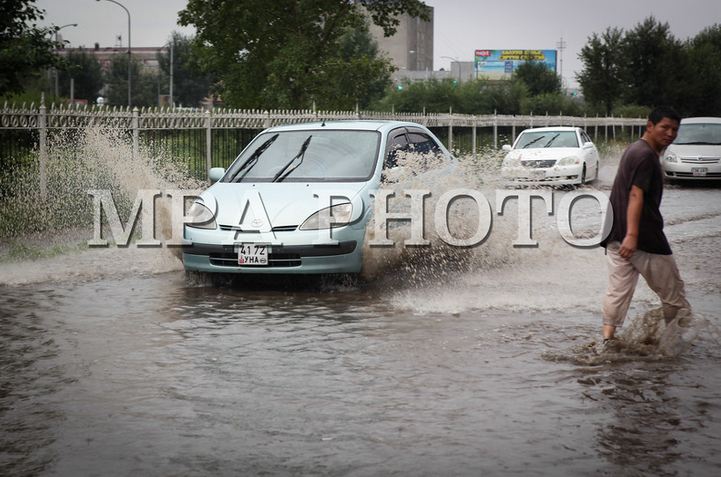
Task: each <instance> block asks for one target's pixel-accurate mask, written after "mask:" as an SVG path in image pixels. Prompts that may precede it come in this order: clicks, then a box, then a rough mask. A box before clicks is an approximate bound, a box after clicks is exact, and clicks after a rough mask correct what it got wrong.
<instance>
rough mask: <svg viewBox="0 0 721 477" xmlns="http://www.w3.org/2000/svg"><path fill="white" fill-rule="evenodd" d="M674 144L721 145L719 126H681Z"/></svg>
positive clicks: (720, 127) (707, 124) (699, 124)
mask: <svg viewBox="0 0 721 477" xmlns="http://www.w3.org/2000/svg"><path fill="white" fill-rule="evenodd" d="M673 143H674V144H713V145H719V144H721V124H711V123H705V124H703V123H698V124H682V125H681V127H680V128H679V129H678V136H677V137H676V140H675V141H674V142H673Z"/></svg>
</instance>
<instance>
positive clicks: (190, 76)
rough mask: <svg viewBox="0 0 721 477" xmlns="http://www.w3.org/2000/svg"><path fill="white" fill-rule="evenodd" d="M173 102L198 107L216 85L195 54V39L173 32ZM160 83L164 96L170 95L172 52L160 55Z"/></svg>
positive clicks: (171, 40)
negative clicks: (199, 63)
mask: <svg viewBox="0 0 721 477" xmlns="http://www.w3.org/2000/svg"><path fill="white" fill-rule="evenodd" d="M170 43H172V45H173V102H174V103H175V104H179V105H186V106H197V105H198V103H200V102H201V101H202V100H203V98H205V97H206V96H208V93H209V92H210V91H211V88H212V86H213V84H214V83H215V81H214V78H213V76H212V75H210V74H208V73H205V72H203V71H202V70H201V68H200V66H199V65H198V61H197V59H196V57H195V56H194V54H193V46H192V43H193V38H192V37H188V36H184V35H182V34H180V33H178V32H173V34H172V36H171V38H170ZM158 63H159V65H160V71H161V76H160V82H161V85H162V86H161V91H162V92H163V94H169V93H170V86H169V84H170V52H169V51H164V52H161V53H159V54H158Z"/></svg>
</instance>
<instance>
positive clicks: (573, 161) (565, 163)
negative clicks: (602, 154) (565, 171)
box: [557, 156, 581, 166]
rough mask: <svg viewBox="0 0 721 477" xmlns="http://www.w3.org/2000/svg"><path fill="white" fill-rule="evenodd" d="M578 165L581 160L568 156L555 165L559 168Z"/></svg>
mask: <svg viewBox="0 0 721 477" xmlns="http://www.w3.org/2000/svg"><path fill="white" fill-rule="evenodd" d="M580 163H581V159H579V158H578V157H576V156H568V157H564V158H563V159H561V160H560V161H558V164H557V165H559V166H572V165H574V164H580Z"/></svg>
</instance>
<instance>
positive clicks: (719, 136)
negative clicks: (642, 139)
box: [661, 118, 721, 181]
mask: <svg viewBox="0 0 721 477" xmlns="http://www.w3.org/2000/svg"><path fill="white" fill-rule="evenodd" d="M661 164H662V165H663V170H664V173H665V175H666V178H668V179H669V180H671V181H674V180H681V179H694V180H697V179H702V180H708V179H716V180H719V179H721V118H685V119H682V120H681V126H680V127H679V130H678V136H677V137H676V140H675V141H674V142H673V143H672V144H671V145H670V146H668V147H667V148H666V151H665V152H664V154H663V158H662V160H661Z"/></svg>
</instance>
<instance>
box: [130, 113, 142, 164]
mask: <svg viewBox="0 0 721 477" xmlns="http://www.w3.org/2000/svg"><path fill="white" fill-rule="evenodd" d="M139 113H140V112H139V111H138V107H137V106H135V107H134V108H133V119H132V121H131V123H130V127H131V128H132V129H133V159H135V158H136V157H138V144H139V137H140V131H139V128H140V114H139Z"/></svg>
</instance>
